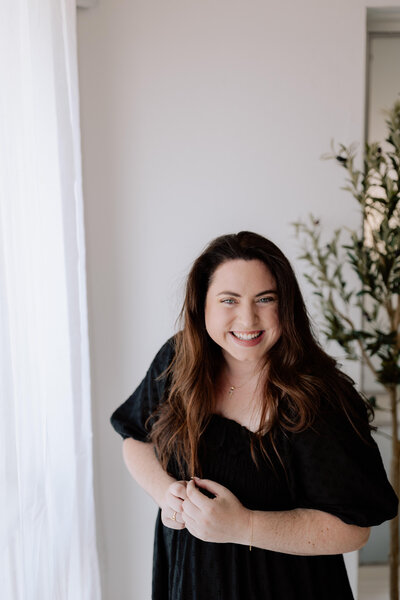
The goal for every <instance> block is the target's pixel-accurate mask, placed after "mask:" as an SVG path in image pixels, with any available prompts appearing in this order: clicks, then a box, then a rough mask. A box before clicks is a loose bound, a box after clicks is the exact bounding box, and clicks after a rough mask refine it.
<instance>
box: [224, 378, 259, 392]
mask: <svg viewBox="0 0 400 600" xmlns="http://www.w3.org/2000/svg"><path fill="white" fill-rule="evenodd" d="M253 377H254V375H252V376H251V377H250V379H248V380H247V381H245V382H244V383H242V385H240V386H236V385H231V386H229V390H228V397H229V398H231V396H232V394H233V392H235V391H236V390H241V389H242V387H244V386H245V385H247V384H248V383H249V381H251V380H252V379H253Z"/></svg>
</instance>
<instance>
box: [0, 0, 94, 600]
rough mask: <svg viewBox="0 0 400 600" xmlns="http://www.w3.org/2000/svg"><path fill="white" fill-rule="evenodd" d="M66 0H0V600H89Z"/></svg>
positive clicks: (81, 274) (72, 65) (85, 394)
mask: <svg viewBox="0 0 400 600" xmlns="http://www.w3.org/2000/svg"><path fill="white" fill-rule="evenodd" d="M75 19H76V7H75V0H2V1H1V2H0V159H1V162H0V165H1V166H0V303H1V304H0V595H1V597H2V598H3V599H5V600H36V599H37V600H39V599H40V600H64V599H68V600H69V599H70V600H89V599H90V600H98V599H99V598H100V585H99V573H98V562H97V552H96V537H95V518H94V500H93V481H92V430H91V415H90V377H89V353H88V331H87V310H86V282H85V246H84V222H83V207H82V193H81V165H80V163H81V157H80V133H79V112H78V78H77V58H76V29H75V24H76V23H75Z"/></svg>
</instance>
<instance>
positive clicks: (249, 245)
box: [151, 231, 372, 477]
mask: <svg viewBox="0 0 400 600" xmlns="http://www.w3.org/2000/svg"><path fill="white" fill-rule="evenodd" d="M237 259H242V260H246V261H250V260H259V261H261V262H262V263H263V264H264V265H265V266H266V267H267V268H268V269H269V270H270V272H271V274H272V275H273V277H274V279H275V282H276V288H277V294H278V314H279V321H280V326H281V336H280V338H279V340H278V341H277V342H276V343H275V344H274V346H273V347H272V348H271V349H270V350H269V351H268V353H267V355H266V356H265V363H264V370H263V372H262V373H263V374H264V375H265V376H264V377H263V378H262V381H263V386H264V389H263V394H262V396H263V400H262V408H261V416H260V425H259V428H258V430H257V431H256V432H255V436H252V442H251V453H252V457H253V460H254V462H255V463H256V464H257V458H256V454H255V452H254V440H253V437H255V441H256V442H258V444H259V448H260V450H261V452H262V454H263V455H264V456H265V457H266V458H268V459H269V460H270V462H271V464H272V461H271V459H270V457H269V456H268V453H267V451H266V450H265V447H264V445H263V441H262V439H263V437H264V436H265V435H266V434H268V435H269V436H270V440H271V442H272V445H273V448H274V450H275V452H276V454H277V456H278V458H279V460H280V462H281V464H282V466H283V467H284V465H283V463H282V460H281V457H280V455H279V452H278V450H277V446H276V444H275V440H276V435H277V432H278V431H279V430H280V431H283V432H286V433H287V432H289V431H290V432H299V431H303V430H304V429H306V428H307V427H311V426H312V425H313V423H314V420H315V418H316V416H317V415H318V414H319V413H320V410H321V407H322V403H323V404H324V405H325V406H326V405H331V406H333V407H335V408H339V409H341V410H342V411H343V412H344V413H345V414H346V416H347V418H348V420H349V421H350V423H351V424H352V426H353V427H354V429H355V430H356V431H357V433H358V434H359V435H360V436H361V437H365V439H367V438H368V436H367V435H365V436H364V434H366V427H367V429H368V431H369V430H370V429H371V427H370V426H369V425H368V424H367V426H366V419H365V412H364V416H363V415H362V411H361V414H360V407H359V406H358V408H357V403H356V402H354V400H355V398H356V399H358V400H359V401H360V400H361V401H362V403H363V404H364V406H365V409H366V410H367V412H368V414H369V417H370V419H371V415H372V409H371V408H370V407H369V405H368V404H367V402H366V401H365V400H364V399H363V398H361V396H360V395H359V394H358V393H357V392H356V390H355V389H354V387H353V384H354V382H353V380H352V379H350V377H348V376H347V375H345V374H344V373H343V372H341V371H340V369H339V368H338V366H337V363H336V361H335V360H334V359H333V358H332V357H330V356H329V355H327V354H326V353H325V352H324V350H323V349H322V348H321V346H320V345H319V344H318V342H317V340H316V338H315V336H314V334H313V331H312V328H311V324H310V320H309V318H308V315H307V310H306V307H305V304H304V300H303V297H302V295H301V291H300V288H299V285H298V282H297V280H296V276H295V274H294V272H293V269H292V267H291V265H290V263H289V261H288V259H287V258H286V257H285V255H284V254H283V253H282V252H281V250H280V249H279V248H278V247H277V246H276V245H275V244H274V243H273V242H271V241H269V240H268V239H266V238H264V237H263V236H261V235H258V234H256V233H252V232H249V231H241V232H240V233H237V234H228V235H223V236H220V237H218V238H216V239H214V240H213V241H212V242H211V243H210V244H209V245H208V246H207V247H206V248H205V250H204V251H203V252H202V254H201V255H200V256H199V257H198V258H197V259H196V260H195V262H194V263H193V266H192V268H191V270H190V273H189V275H188V278H187V284H186V293H185V300H184V303H183V307H182V310H181V312H180V315H179V319H178V322H179V325H180V331H179V332H178V333H177V335H176V336H175V354H174V358H173V360H172V363H171V364H170V366H169V367H168V369H167V371H166V372H165V373H164V376H168V378H169V380H170V384H169V386H168V392H167V394H166V398H165V401H164V402H163V403H161V404H160V406H159V407H158V408H157V410H156V412H155V413H154V414H153V415H152V417H153V418H154V417H155V421H153V422H154V425H153V427H152V431H151V440H152V442H153V443H154V445H155V448H156V451H157V454H158V457H159V459H160V462H161V464H162V465H163V467H164V468H165V469H167V465H168V463H169V461H170V459H171V458H172V457H173V458H174V459H175V460H176V462H177V464H178V467H179V469H180V472H181V473H182V476H183V477H184V476H185V475H186V476H187V475H188V474H189V476H193V475H200V474H201V467H200V464H199V457H198V452H199V443H200V438H201V436H202V434H203V432H204V430H205V428H206V427H207V424H208V422H209V419H210V417H211V414H212V413H213V411H214V407H215V397H214V394H215V391H214V382H215V381H216V379H217V376H218V373H219V370H220V368H221V366H222V361H223V358H222V353H221V349H220V347H219V346H218V345H217V344H216V343H215V342H214V341H213V340H212V339H211V338H210V336H209V335H208V333H207V330H206V325H205V315H204V310H205V301H206V295H207V291H208V288H209V286H210V283H211V281H212V277H213V275H214V273H215V271H216V269H217V268H218V267H219V266H220V265H221V264H223V263H225V262H227V261H230V260H237ZM267 371H268V376H266V373H267ZM358 404H359V403H358ZM267 414H268V423H267V421H266V415H267ZM367 423H368V421H367Z"/></svg>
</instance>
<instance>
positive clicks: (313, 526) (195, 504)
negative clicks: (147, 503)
mask: <svg viewBox="0 0 400 600" xmlns="http://www.w3.org/2000/svg"><path fill="white" fill-rule="evenodd" d="M195 481H196V485H197V486H199V487H202V488H204V489H207V490H208V491H210V492H212V493H213V494H215V498H213V499H209V498H207V497H206V496H205V495H204V494H202V493H201V492H200V491H199V490H198V489H196V486H195V484H194V482H189V483H188V486H187V499H186V500H185V501H184V502H183V513H182V518H183V521H184V523H185V525H186V528H187V529H188V530H189V531H190V533H192V534H193V535H195V536H196V537H198V538H200V539H202V540H204V541H209V542H231V543H236V544H244V545H249V546H250V545H252V546H255V547H257V548H263V549H265V550H272V551H274V552H282V553H286V554H298V555H320V554H341V553H342V552H350V551H352V550H357V549H359V548H361V547H362V546H363V545H364V544H365V543H366V542H367V540H368V537H369V528H368V527H358V526H356V525H348V524H346V523H344V522H343V521H341V519H339V518H338V517H335V516H334V515H331V514H330V513H326V512H322V511H319V510H314V509H307V508H298V509H294V510H289V511H251V510H249V509H247V508H245V507H244V506H243V505H242V504H241V503H240V502H239V500H238V499H237V498H236V497H235V496H234V495H233V494H232V493H231V492H230V491H229V490H227V489H226V488H225V487H223V486H221V485H220V484H218V483H216V482H214V481H209V480H200V479H197V478H196V480H195Z"/></svg>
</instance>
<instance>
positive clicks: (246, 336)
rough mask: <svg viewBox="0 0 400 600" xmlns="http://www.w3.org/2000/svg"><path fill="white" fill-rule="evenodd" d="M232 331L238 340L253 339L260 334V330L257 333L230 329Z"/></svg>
mask: <svg viewBox="0 0 400 600" xmlns="http://www.w3.org/2000/svg"><path fill="white" fill-rule="evenodd" d="M232 333H233V335H234V336H235V337H237V338H238V339H239V340H254V339H255V338H257V337H259V336H260V335H261V333H262V331H258V332H257V333H238V332H235V331H232Z"/></svg>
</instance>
